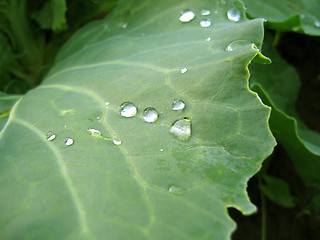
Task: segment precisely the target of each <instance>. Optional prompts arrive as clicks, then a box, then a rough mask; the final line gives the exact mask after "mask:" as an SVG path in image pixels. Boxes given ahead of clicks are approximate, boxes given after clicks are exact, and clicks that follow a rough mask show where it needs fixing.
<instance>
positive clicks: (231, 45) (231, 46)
mask: <svg viewBox="0 0 320 240" xmlns="http://www.w3.org/2000/svg"><path fill="white" fill-rule="evenodd" d="M248 44H252V42H250V41H248V40H236V41H233V42H231V43H229V45H228V46H227V47H226V51H229V52H232V51H234V50H236V49H237V48H240V47H243V46H245V45H248Z"/></svg>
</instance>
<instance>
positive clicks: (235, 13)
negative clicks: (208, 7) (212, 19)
mask: <svg viewBox="0 0 320 240" xmlns="http://www.w3.org/2000/svg"><path fill="white" fill-rule="evenodd" d="M227 15H228V19H229V20H230V21H234V22H238V21H239V20H240V17H241V13H240V11H239V10H238V9H237V8H235V7H233V8H231V9H229V10H228V14H227Z"/></svg>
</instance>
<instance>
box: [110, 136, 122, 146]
mask: <svg viewBox="0 0 320 240" xmlns="http://www.w3.org/2000/svg"><path fill="white" fill-rule="evenodd" d="M112 142H113V144H114V145H117V146H119V145H121V143H122V142H121V140H120V139H117V138H115V139H113V141H112Z"/></svg>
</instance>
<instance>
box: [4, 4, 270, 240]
mask: <svg viewBox="0 0 320 240" xmlns="http://www.w3.org/2000/svg"><path fill="white" fill-rule="evenodd" d="M232 7H235V8H237V9H238V10H239V11H240V14H241V20H240V21H239V22H233V21H229V20H228V18H227V11H228V10H229V9H231V8H232ZM185 9H191V10H192V11H194V12H195V13H196V17H195V18H194V19H193V20H192V21H191V22H189V23H182V22H180V21H179V20H178V19H179V16H180V12H181V11H183V10H185ZM202 9H210V10H211V12H212V15H210V16H201V15H200V12H201V10H202ZM215 11H216V12H215ZM207 18H210V19H211V21H212V25H211V26H210V27H207V28H202V27H200V24H199V23H200V21H201V20H204V19H207ZM106 25H107V26H106ZM208 37H211V39H209V40H208ZM262 38H263V20H262V19H255V20H251V21H248V20H246V19H245V14H244V9H243V7H242V4H241V2H239V1H232V2H231V1H230V2H228V3H226V2H223V3H221V2H218V1H207V0H202V1H197V2H195V1H191V0H190V1H169V0H168V1H161V2H157V3H155V2H154V1H136V0H135V1H127V0H126V1H121V2H120V3H119V6H118V8H117V9H116V10H115V11H114V13H113V14H111V15H109V16H108V17H107V19H105V20H103V21H100V22H97V23H93V24H90V25H88V26H87V27H84V29H83V30H82V31H80V32H79V33H78V34H76V35H75V37H74V38H72V39H71V40H70V42H69V43H68V44H67V45H66V46H65V48H64V49H63V50H62V51H61V54H60V57H59V58H58V61H57V65H56V67H55V68H54V69H53V70H52V71H51V73H50V74H49V75H48V77H47V78H46V79H45V80H44V82H43V83H42V85H41V86H40V87H38V88H36V89H34V90H32V91H30V92H29V93H27V94H26V95H25V96H24V97H23V98H22V100H20V101H19V103H18V104H16V105H15V107H14V108H13V109H12V111H11V114H10V118H9V121H8V124H7V125H6V127H5V128H4V129H3V130H2V131H1V134H0V151H1V161H0V194H1V196H4V197H3V198H2V200H1V202H0V204H1V205H0V209H1V216H0V237H1V238H3V239H14V238H24V239H92V238H95V239H106V238H107V239H126V238H128V236H130V239H166V238H170V239H195V238H199V239H228V238H229V237H230V235H231V232H232V230H234V229H235V223H234V222H233V221H232V220H231V219H230V217H229V216H228V214H227V210H226V208H227V207H230V206H233V207H235V208H237V209H239V210H240V211H242V212H243V213H244V214H249V213H252V212H254V211H255V206H254V205H253V204H252V203H250V201H249V199H248V196H247V194H246V184H247V181H248V179H249V178H250V177H251V176H252V175H253V174H255V173H256V172H257V171H258V170H259V168H260V166H261V162H262V161H263V159H265V158H266V157H267V156H268V155H269V154H270V153H271V152H272V149H273V147H274V145H275V141H274V139H273V137H272V135H271V133H270V131H269V128H268V117H269V113H270V109H269V108H268V107H266V106H264V105H263V104H262V103H261V102H260V101H259V99H258V97H257V95H256V94H255V93H253V92H251V91H250V90H249V88H248V82H247V80H248V77H249V74H248V69H247V66H248V64H249V63H250V61H251V60H252V59H253V58H254V57H255V56H256V55H257V54H258V53H259V50H258V49H257V48H256V47H254V45H253V43H254V44H255V45H256V46H258V47H259V46H261V41H262ZM239 40H241V41H242V42H246V41H247V44H242V45H241V46H239V47H237V48H236V49H234V50H233V51H227V50H226V48H227V46H228V45H229V44H230V43H231V42H233V41H239ZM182 68H187V72H185V73H182V72H181V69H182ZM174 99H182V100H184V101H185V103H186V107H185V109H183V110H181V111H172V110H171V103H172V101H173V100H174ZM106 101H108V103H109V104H107V105H106V104H105V102H106ZM125 101H131V102H133V103H134V104H135V105H136V106H137V107H138V115H137V116H135V117H133V118H129V119H128V118H124V117H121V116H120V114H119V106H120V104H122V103H123V102H125ZM146 107H154V108H155V109H156V110H157V111H158V113H159V119H158V121H156V122H155V123H146V122H144V121H143V119H142V112H143V110H144V109H145V108H146ZM184 117H188V118H189V119H190V120H191V123H192V136H191V138H190V139H189V141H181V140H179V139H177V138H175V137H174V136H173V135H172V134H170V132H169V130H170V127H171V125H172V123H173V122H174V121H175V120H177V119H180V118H184ZM89 128H94V129H97V130H99V131H100V132H101V135H102V136H103V137H101V136H91V135H90V134H88V129H89ZM48 131H50V132H53V133H54V134H55V135H56V138H55V139H54V140H53V141H47V139H46V133H47V132H48ZM68 137H69V138H70V137H71V138H72V139H73V140H74V144H73V145H71V146H65V144H64V142H65V139H66V138H68ZM113 139H121V141H122V144H121V145H118V146H116V145H115V144H113V143H112V140H113Z"/></svg>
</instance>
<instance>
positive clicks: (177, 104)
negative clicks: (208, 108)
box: [172, 99, 186, 111]
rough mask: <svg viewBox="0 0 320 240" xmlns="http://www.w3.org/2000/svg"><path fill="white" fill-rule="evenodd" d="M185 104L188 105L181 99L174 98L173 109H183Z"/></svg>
mask: <svg viewBox="0 0 320 240" xmlns="http://www.w3.org/2000/svg"><path fill="white" fill-rule="evenodd" d="M185 106H186V104H185V103H184V101H182V100H181V99H176V100H173V102H172V110H173V111H178V110H182V109H184V108H185Z"/></svg>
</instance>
